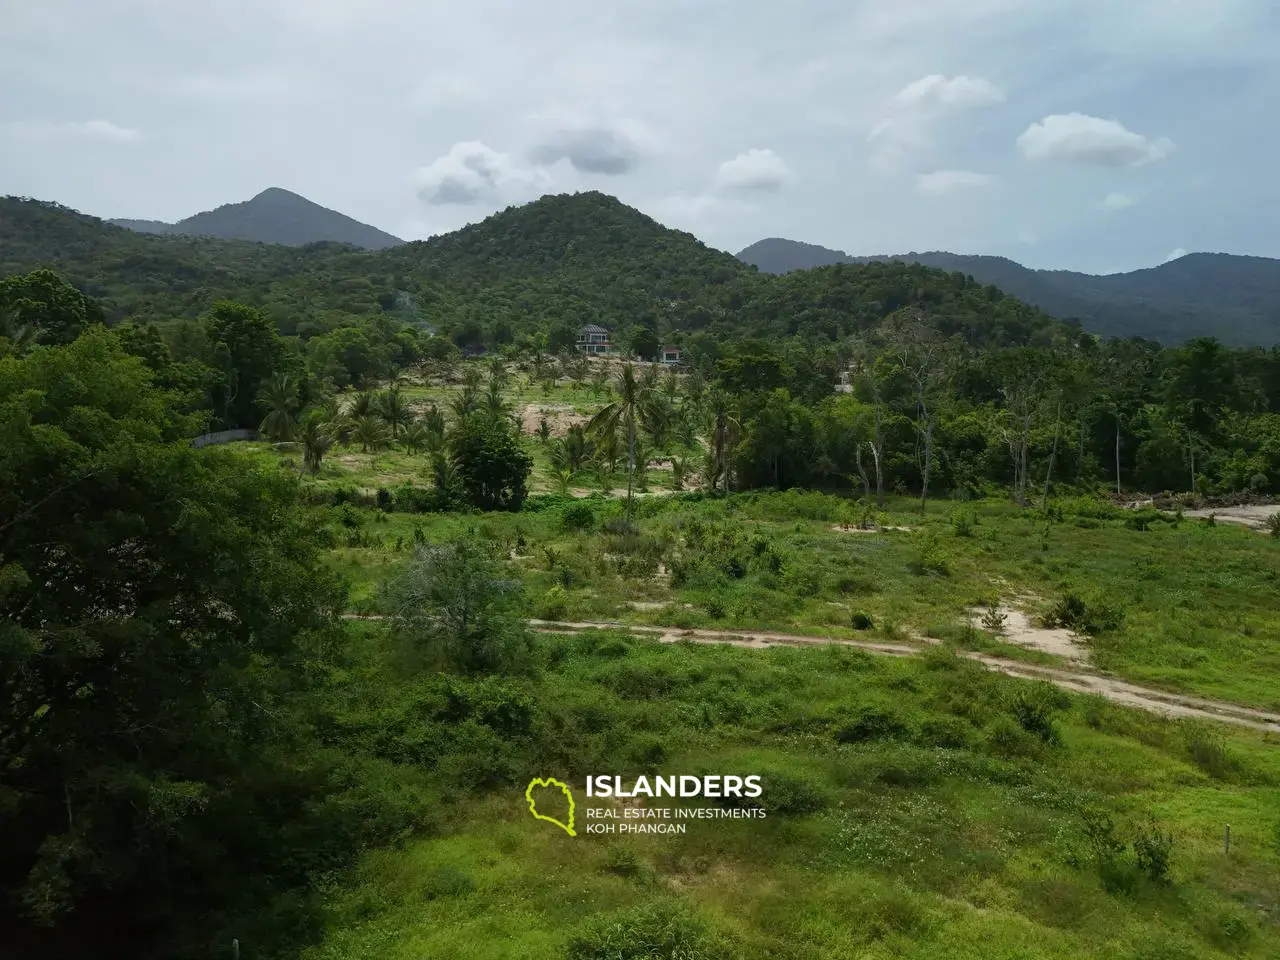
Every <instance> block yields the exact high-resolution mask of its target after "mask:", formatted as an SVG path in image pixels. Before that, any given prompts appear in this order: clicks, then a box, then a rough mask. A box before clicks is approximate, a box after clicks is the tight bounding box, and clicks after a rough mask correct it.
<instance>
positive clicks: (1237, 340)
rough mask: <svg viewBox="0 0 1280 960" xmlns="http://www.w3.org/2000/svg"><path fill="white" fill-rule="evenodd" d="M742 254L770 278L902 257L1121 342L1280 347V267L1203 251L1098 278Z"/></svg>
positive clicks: (794, 251)
mask: <svg viewBox="0 0 1280 960" xmlns="http://www.w3.org/2000/svg"><path fill="white" fill-rule="evenodd" d="M738 257H739V258H740V259H741V260H742V261H743V262H744V263H748V264H751V265H752V266H755V267H758V268H759V269H760V270H761V271H762V272H764V273H772V274H782V273H790V272H792V271H797V270H809V269H813V268H815V267H823V266H829V265H831V264H859V263H872V262H892V261H902V262H906V263H919V264H923V265H924V266H927V267H936V268H938V269H940V270H947V271H958V272H960V273H964V274H967V275H969V276H972V277H974V278H975V279H977V280H978V281H979V282H980V283H984V284H994V285H995V286H998V287H999V288H1000V289H1001V290H1003V291H1005V292H1006V293H1008V294H1009V295H1011V296H1014V297H1017V298H1019V299H1020V300H1023V301H1025V302H1027V303H1030V304H1034V305H1035V306H1036V307H1039V308H1040V309H1041V310H1044V311H1045V312H1046V313H1048V314H1050V315H1051V316H1054V317H1057V318H1059V319H1063V320H1068V319H1075V320H1078V321H1079V322H1080V323H1081V324H1082V325H1083V326H1084V327H1085V329H1087V330H1090V331H1093V332H1095V333H1100V334H1103V335H1106V336H1114V337H1143V338H1145V339H1150V340H1157V341H1159V342H1161V343H1168V344H1172V343H1180V342H1182V341H1184V340H1189V339H1191V338H1193V337H1202V336H1212V337H1217V338H1218V339H1219V340H1221V341H1222V342H1224V343H1229V344H1232V345H1236V346H1247V345H1250V344H1264V345H1270V344H1274V343H1280V261H1277V260H1271V259H1268V258H1266V257H1244V256H1235V255H1231V254H1214V253H1193V254H1189V255H1187V256H1184V257H1180V258H1178V259H1177V260H1174V261H1171V262H1170V263H1165V264H1161V265H1160V266H1158V267H1152V268H1150V269H1147V270H1135V271H1132V272H1130V273H1116V274H1108V275H1105V276H1094V275H1091V274H1086V273H1074V272H1071V271H1068V270H1031V269H1028V268H1027V267H1024V266H1022V265H1021V264H1019V263H1015V262H1014V261H1012V260H1009V259H1007V258H1005V257H988V256H968V255H961V254H954V253H939V252H931V253H904V254H895V255H892V256H878V257H851V256H849V255H848V254H846V253H843V252H842V251H839V250H830V249H828V248H826V247H820V246H816V245H814V244H809V243H799V242H797V241H794V240H782V239H778V238H770V239H768V240H761V241H759V242H757V243H753V244H752V245H751V246H749V247H747V248H746V249H744V250H742V251H740V252H739V253H738Z"/></svg>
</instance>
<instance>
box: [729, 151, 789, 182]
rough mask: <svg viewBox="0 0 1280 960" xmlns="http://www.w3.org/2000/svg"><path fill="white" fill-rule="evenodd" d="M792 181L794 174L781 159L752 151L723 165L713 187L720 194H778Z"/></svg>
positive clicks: (770, 152)
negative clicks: (719, 191)
mask: <svg viewBox="0 0 1280 960" xmlns="http://www.w3.org/2000/svg"><path fill="white" fill-rule="evenodd" d="M790 179H791V171H790V170H788V169H787V164H786V162H785V161H784V160H783V159H782V158H781V157H780V156H778V155H777V154H776V153H774V152H773V151H772V150H761V149H758V148H756V147H752V148H751V149H750V150H746V151H744V152H742V153H740V154H738V155H737V156H736V157H734V158H733V159H732V160H726V161H725V162H724V163H722V164H720V167H719V169H717V170H716V174H715V178H714V180H713V185H714V186H715V187H716V188H717V189H721V190H742V191H758V192H760V193H776V192H777V191H778V190H780V189H782V186H783V185H784V184H785V183H786V182H787V181H788V180H790Z"/></svg>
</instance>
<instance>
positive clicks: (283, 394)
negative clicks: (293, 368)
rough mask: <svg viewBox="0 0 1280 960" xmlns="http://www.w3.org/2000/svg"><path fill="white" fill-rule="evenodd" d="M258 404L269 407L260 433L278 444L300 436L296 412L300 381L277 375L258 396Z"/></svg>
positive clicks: (288, 375)
mask: <svg viewBox="0 0 1280 960" xmlns="http://www.w3.org/2000/svg"><path fill="white" fill-rule="evenodd" d="M258 402H259V403H261V404H263V405H265V406H266V407H267V415H266V416H265V417H264V418H263V420H262V424H261V426H259V427H258V431H259V432H260V433H261V434H262V435H263V436H264V437H267V438H268V439H270V440H274V441H276V442H277V443H279V442H281V441H286V440H292V439H294V437H296V436H297V434H298V421H297V418H296V416H295V412H296V410H297V406H298V381H297V380H295V379H294V378H293V377H292V376H291V375H290V374H287V373H277V374H276V375H275V376H273V377H272V378H271V379H270V380H268V381H267V383H266V385H265V386H264V387H263V388H262V391H261V392H260V393H259V394H258Z"/></svg>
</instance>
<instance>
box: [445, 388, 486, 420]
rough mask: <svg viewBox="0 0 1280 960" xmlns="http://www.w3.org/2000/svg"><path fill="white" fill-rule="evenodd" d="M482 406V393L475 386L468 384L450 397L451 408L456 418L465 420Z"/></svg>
mask: <svg viewBox="0 0 1280 960" xmlns="http://www.w3.org/2000/svg"><path fill="white" fill-rule="evenodd" d="M479 406H480V394H479V393H478V391H477V389H476V388H475V387H473V386H470V385H467V386H464V387H463V388H462V390H461V391H459V392H458V393H455V394H454V395H453V396H451V397H450V398H449V409H450V410H451V411H452V412H453V417H454V419H455V420H465V419H467V417H469V416H471V414H473V413H475V412H476V410H477V409H478V408H479Z"/></svg>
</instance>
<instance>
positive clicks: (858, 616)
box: [850, 613, 876, 630]
mask: <svg viewBox="0 0 1280 960" xmlns="http://www.w3.org/2000/svg"><path fill="white" fill-rule="evenodd" d="M850 623H851V625H852V626H853V629H855V630H871V629H872V628H874V627H875V625H876V624H875V621H874V620H872V619H871V615H870V614H867V613H855V614H854V615H853V616H852V617H851V618H850Z"/></svg>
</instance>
